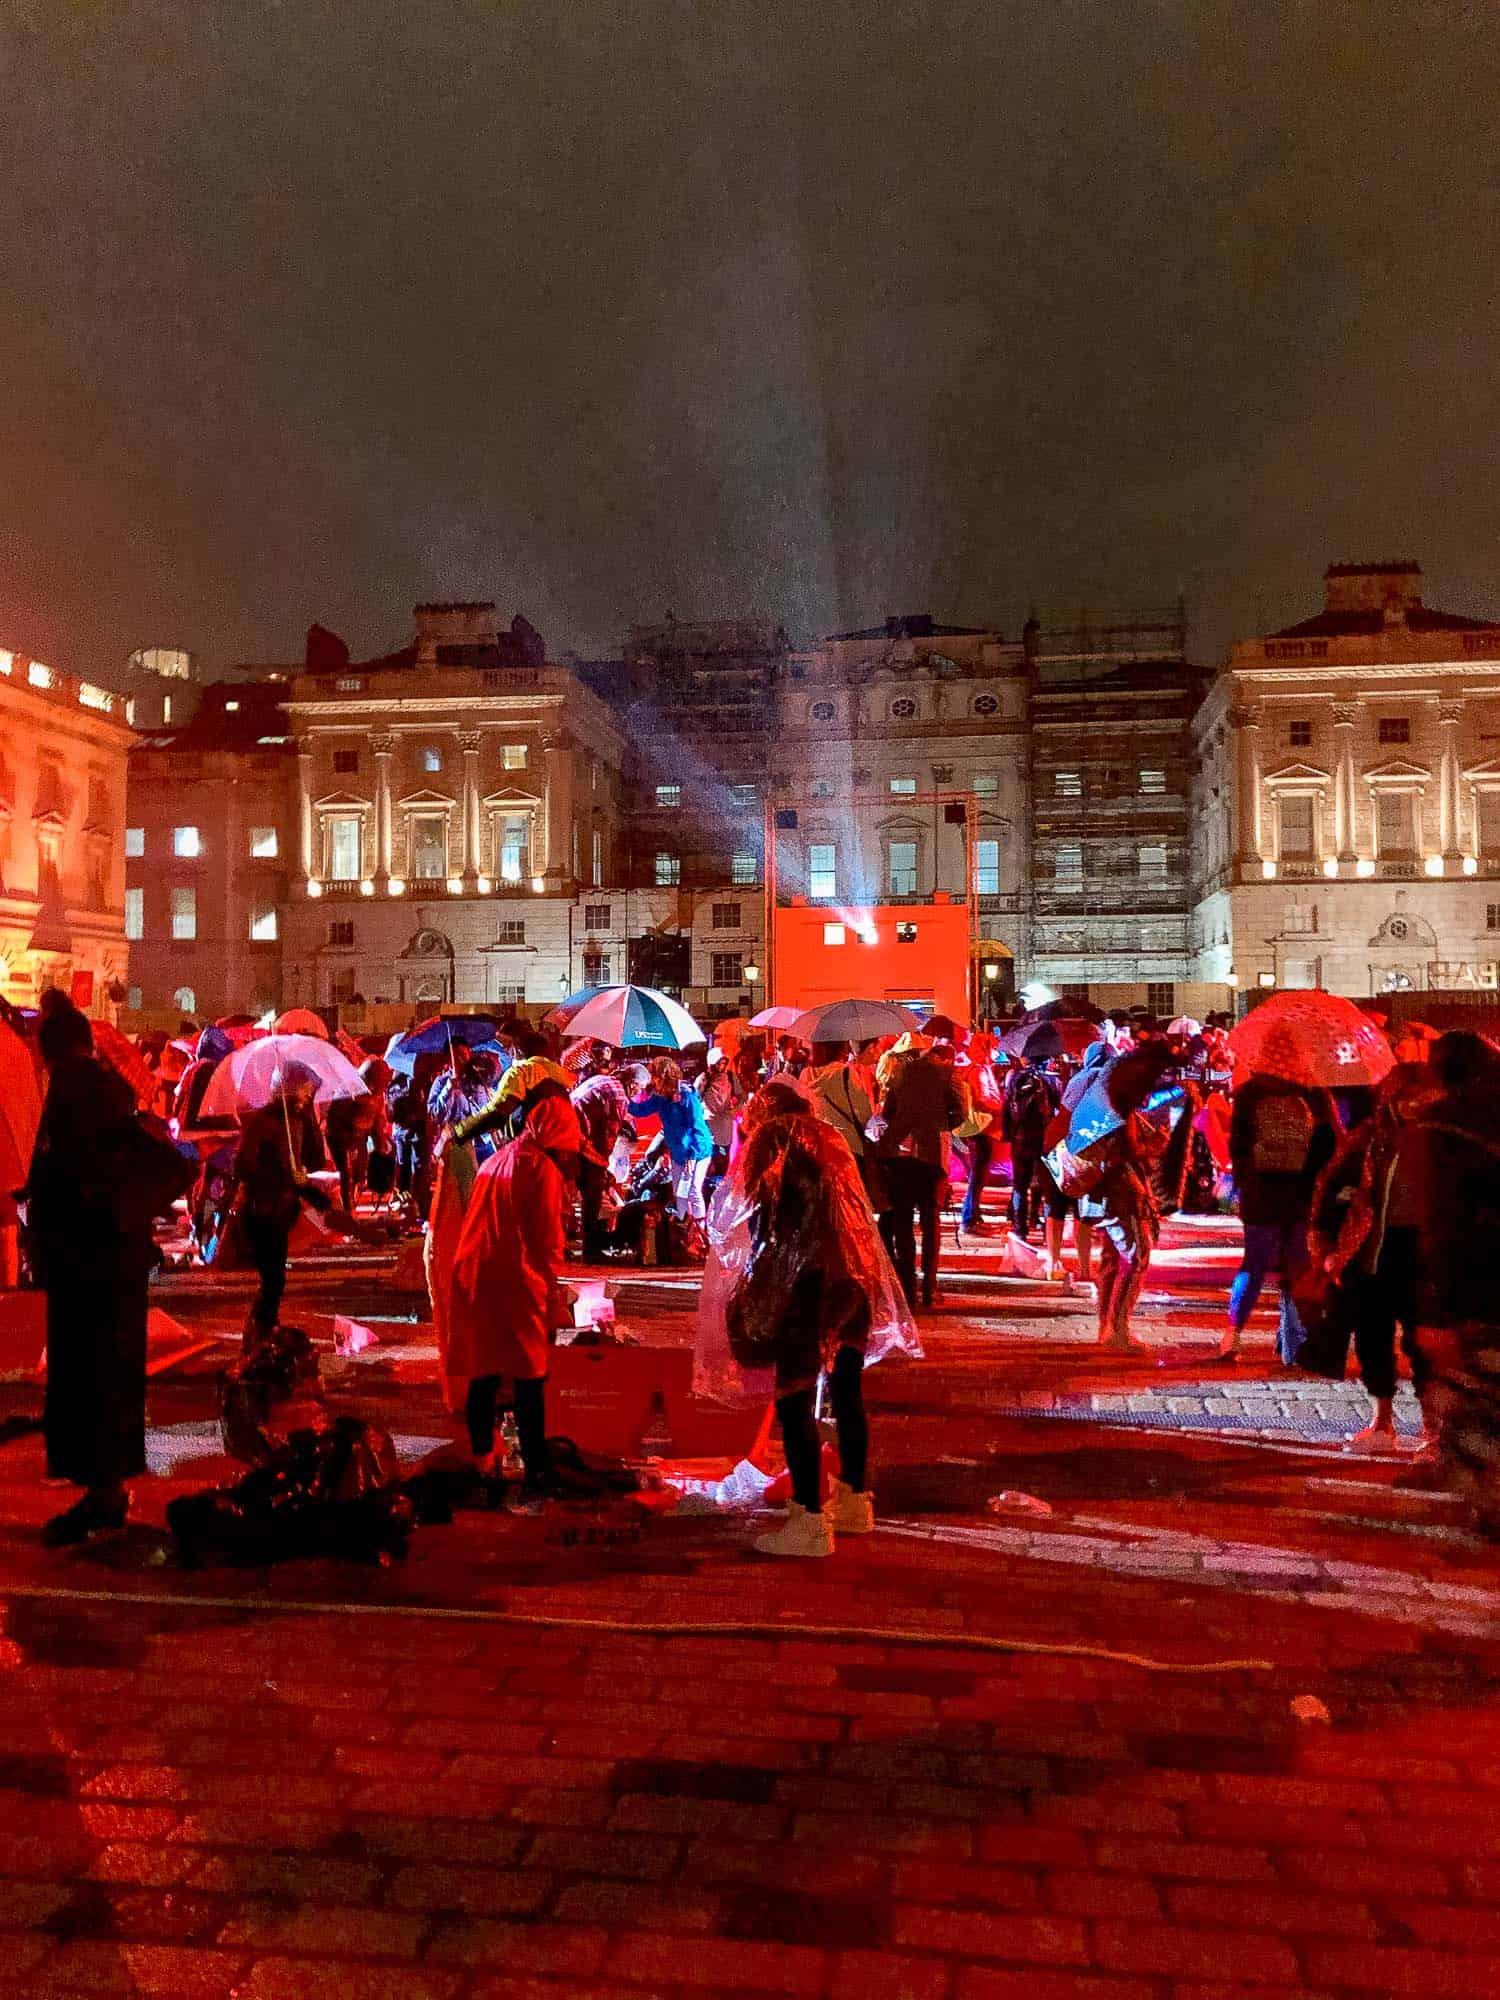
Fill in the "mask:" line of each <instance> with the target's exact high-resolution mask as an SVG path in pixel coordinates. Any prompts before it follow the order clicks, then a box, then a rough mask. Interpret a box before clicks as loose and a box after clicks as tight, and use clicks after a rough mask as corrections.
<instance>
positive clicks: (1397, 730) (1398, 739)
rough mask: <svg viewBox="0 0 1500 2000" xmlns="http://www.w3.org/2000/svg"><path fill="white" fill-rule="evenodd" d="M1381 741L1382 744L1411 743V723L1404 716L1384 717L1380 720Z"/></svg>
mask: <svg viewBox="0 0 1500 2000" xmlns="http://www.w3.org/2000/svg"><path fill="white" fill-rule="evenodd" d="M1379 727H1380V741H1381V742H1382V743H1410V741H1411V722H1410V720H1409V718H1408V717H1406V716H1404V715H1382V716H1381V718H1380V725H1379Z"/></svg>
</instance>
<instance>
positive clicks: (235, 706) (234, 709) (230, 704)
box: [224, 701, 240, 715]
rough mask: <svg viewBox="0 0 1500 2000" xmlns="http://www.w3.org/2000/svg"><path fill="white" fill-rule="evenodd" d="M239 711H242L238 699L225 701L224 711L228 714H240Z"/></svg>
mask: <svg viewBox="0 0 1500 2000" xmlns="http://www.w3.org/2000/svg"><path fill="white" fill-rule="evenodd" d="M239 712H240V705H239V703H238V702H237V701H226V702H225V704H224V713H225V714H226V715H238V714H239Z"/></svg>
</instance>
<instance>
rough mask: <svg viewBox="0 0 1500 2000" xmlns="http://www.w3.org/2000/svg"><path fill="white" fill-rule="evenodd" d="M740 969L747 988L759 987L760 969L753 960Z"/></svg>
mask: <svg viewBox="0 0 1500 2000" xmlns="http://www.w3.org/2000/svg"><path fill="white" fill-rule="evenodd" d="M740 969H741V971H742V972H743V973H744V975H745V984H746V985H747V986H759V984H760V967H759V966H758V965H757V964H756V963H755V961H754V960H753V959H752V960H751V961H750V963H749V964H748V965H746V966H742V967H741V968H740Z"/></svg>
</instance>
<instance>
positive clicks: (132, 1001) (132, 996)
mask: <svg viewBox="0 0 1500 2000" xmlns="http://www.w3.org/2000/svg"><path fill="white" fill-rule="evenodd" d="M142 998H143V996H142V993H141V989H140V987H139V986H132V987H130V988H128V989H127V991H126V994H125V1005H126V1006H127V1007H128V1008H129V1009H130V1011H131V1012H132V1013H133V1014H138V1013H139V1012H140V1010H141V1003H142Z"/></svg>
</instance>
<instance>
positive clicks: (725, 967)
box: [709, 951, 745, 986]
mask: <svg viewBox="0 0 1500 2000" xmlns="http://www.w3.org/2000/svg"><path fill="white" fill-rule="evenodd" d="M710 969H711V971H712V974H713V977H712V978H711V980H710V981H709V984H710V985H712V986H742V985H743V984H744V983H745V955H744V953H743V952H740V951H716V952H715V953H714V954H713V957H712V959H711V960H710Z"/></svg>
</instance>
